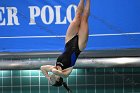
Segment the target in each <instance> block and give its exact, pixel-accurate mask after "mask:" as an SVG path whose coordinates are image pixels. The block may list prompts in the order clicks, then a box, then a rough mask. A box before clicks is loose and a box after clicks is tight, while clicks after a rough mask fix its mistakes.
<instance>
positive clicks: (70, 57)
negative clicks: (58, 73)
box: [56, 35, 81, 69]
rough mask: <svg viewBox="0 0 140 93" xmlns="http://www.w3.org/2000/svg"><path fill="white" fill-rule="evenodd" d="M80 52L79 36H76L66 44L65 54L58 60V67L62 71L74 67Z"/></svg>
mask: <svg viewBox="0 0 140 93" xmlns="http://www.w3.org/2000/svg"><path fill="white" fill-rule="evenodd" d="M80 52H81V51H80V50H79V46H78V35H75V36H74V37H73V38H72V39H71V40H69V41H68V42H67V43H66V45H65V50H64V52H63V53H62V54H61V55H60V56H59V57H58V58H57V62H56V66H60V67H61V68H62V69H66V68H69V67H72V66H74V65H75V62H76V59H77V58H78V56H79V54H80Z"/></svg>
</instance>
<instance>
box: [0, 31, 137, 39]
mask: <svg viewBox="0 0 140 93" xmlns="http://www.w3.org/2000/svg"><path fill="white" fill-rule="evenodd" d="M122 35H140V32H136V33H118V34H91V35H89V36H90V37H98V36H99V37H102V36H122ZM64 37H66V36H65V35H58V36H10V37H0V39H8V38H9V39H10V38H64Z"/></svg>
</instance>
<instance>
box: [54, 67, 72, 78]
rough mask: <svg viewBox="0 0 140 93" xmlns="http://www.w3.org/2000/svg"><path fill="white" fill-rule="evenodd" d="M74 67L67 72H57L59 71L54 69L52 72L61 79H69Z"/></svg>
mask: <svg viewBox="0 0 140 93" xmlns="http://www.w3.org/2000/svg"><path fill="white" fill-rule="evenodd" d="M72 69H73V68H72V67H71V68H68V69H66V70H62V71H61V70H57V69H52V72H53V73H54V74H55V75H59V76H60V77H63V78H67V77H68V76H69V75H70V73H71V72H72Z"/></svg>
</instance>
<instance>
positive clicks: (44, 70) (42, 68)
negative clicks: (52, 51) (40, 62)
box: [40, 65, 54, 79]
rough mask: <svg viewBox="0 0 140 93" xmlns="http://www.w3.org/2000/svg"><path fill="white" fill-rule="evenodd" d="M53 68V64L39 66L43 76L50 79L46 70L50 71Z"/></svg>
mask: <svg viewBox="0 0 140 93" xmlns="http://www.w3.org/2000/svg"><path fill="white" fill-rule="evenodd" d="M53 68H54V66H51V65H44V66H41V68H40V69H41V71H42V73H43V74H44V75H45V77H46V78H48V79H50V76H49V74H48V72H51V71H52V69H53Z"/></svg>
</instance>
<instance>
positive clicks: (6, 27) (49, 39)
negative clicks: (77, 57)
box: [0, 0, 140, 52]
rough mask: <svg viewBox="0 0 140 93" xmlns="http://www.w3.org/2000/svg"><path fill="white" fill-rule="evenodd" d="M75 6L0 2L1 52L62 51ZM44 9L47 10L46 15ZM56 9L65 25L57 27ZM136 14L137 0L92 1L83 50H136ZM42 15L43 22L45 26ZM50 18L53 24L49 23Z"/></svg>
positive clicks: (69, 1) (139, 22) (58, 0)
mask: <svg viewBox="0 0 140 93" xmlns="http://www.w3.org/2000/svg"><path fill="white" fill-rule="evenodd" d="M78 3H79V0H66V1H63V0H51V1H50V0H45V1H42V0H37V1H34V0H22V1H21V0H20V1H19V0H11V1H10V2H9V0H1V1H0V52H31V51H56V50H61V51H62V50H63V49H64V36H65V33H66V30H67V28H68V26H69V23H70V19H72V18H73V17H74V15H75V7H76V6H77V5H78ZM71 6H72V8H71V9H68V8H70V7H71ZM8 7H11V8H10V9H8ZM13 7H14V8H16V9H17V10H16V9H14V8H13ZM31 7H32V8H33V7H36V8H35V9H34V10H33V11H34V14H37V13H38V15H36V17H35V24H30V19H31V20H33V18H31V16H30V14H31V13H33V11H31V10H30V9H31ZM45 7H49V11H48V8H45ZM56 7H57V9H60V21H63V20H64V19H65V17H66V20H65V22H64V23H59V24H57V22H58V19H59V18H58V16H56V14H59V10H57V11H56ZM59 7H61V8H59ZM43 8H44V11H43ZM36 9H38V11H39V12H37V11H36ZM45 9H46V11H45ZM50 11H52V12H51V13H50ZM67 11H71V13H72V14H71V15H70V14H68V13H67ZM139 11H140V0H135V1H134V0H107V1H106V0H91V13H90V17H89V32H90V36H89V41H88V45H87V48H86V50H106V49H126V48H139V47H140V43H139V42H140V38H139V36H140V27H139V26H140V13H139ZM10 12H11V14H14V13H15V16H16V17H17V18H14V17H11V18H12V23H11V24H10ZM16 12H17V13H16ZM53 13H54V14H53ZM69 13H70V12H69ZM49 14H50V15H51V16H49ZM41 15H42V16H43V15H44V16H43V17H44V18H46V20H45V21H44V22H43V21H42V20H43V19H44V18H43V17H42V18H41ZM53 15H54V18H53ZM13 16H14V15H13ZM50 18H52V21H50V23H48V21H49V20H51V19H50ZM57 18H58V19H57ZM8 19H9V20H8ZM15 20H16V22H15ZM56 20H57V21H56ZM4 21H5V22H4ZM45 22H46V23H45ZM47 23H48V24H47Z"/></svg>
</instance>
